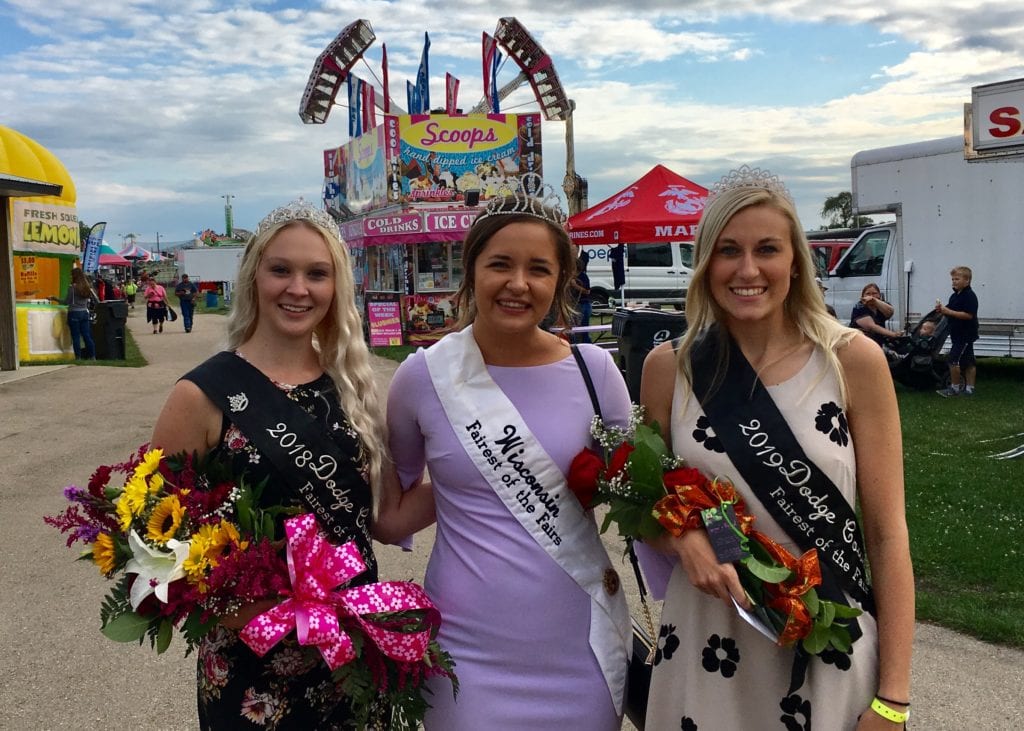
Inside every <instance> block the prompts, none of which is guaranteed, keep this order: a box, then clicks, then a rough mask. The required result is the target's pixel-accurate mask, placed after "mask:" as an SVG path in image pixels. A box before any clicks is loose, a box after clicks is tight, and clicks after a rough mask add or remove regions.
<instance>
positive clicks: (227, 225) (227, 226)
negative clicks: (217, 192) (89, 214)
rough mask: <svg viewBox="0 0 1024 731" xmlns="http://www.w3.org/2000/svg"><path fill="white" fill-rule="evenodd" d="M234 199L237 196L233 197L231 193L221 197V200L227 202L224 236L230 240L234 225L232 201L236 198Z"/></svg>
mask: <svg viewBox="0 0 1024 731" xmlns="http://www.w3.org/2000/svg"><path fill="white" fill-rule="evenodd" d="M234 197H235V196H233V195H231V194H230V193H228V194H226V195H222V196H221V198H223V199H224V201H225V203H224V235H225V236H227V237H228V238H231V228H232V225H231V224H232V220H231V199H232V198H234Z"/></svg>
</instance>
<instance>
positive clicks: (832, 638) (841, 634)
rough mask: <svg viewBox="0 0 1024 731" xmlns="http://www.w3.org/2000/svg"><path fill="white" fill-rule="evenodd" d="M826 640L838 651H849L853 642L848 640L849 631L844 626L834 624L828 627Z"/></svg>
mask: <svg viewBox="0 0 1024 731" xmlns="http://www.w3.org/2000/svg"><path fill="white" fill-rule="evenodd" d="M828 641H829V642H831V643H832V647H834V648H836V649H837V650H839V651H840V652H847V653H848V652H849V651H850V646H851V645H852V644H853V642H852V641H851V640H850V631H849V630H848V629H846V627H844V626H842V625H838V624H834V625H832V626H831V627H830V628H829V633H828Z"/></svg>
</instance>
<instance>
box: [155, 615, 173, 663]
mask: <svg viewBox="0 0 1024 731" xmlns="http://www.w3.org/2000/svg"><path fill="white" fill-rule="evenodd" d="M173 636H174V625H173V624H171V620H169V619H164V620H163V621H162V622H161V623H160V631H159V632H158V633H157V636H156V654H157V655H162V654H164V652H166V651H167V648H168V647H169V646H170V644H171V637H173Z"/></svg>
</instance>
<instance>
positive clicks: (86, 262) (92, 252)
mask: <svg viewBox="0 0 1024 731" xmlns="http://www.w3.org/2000/svg"><path fill="white" fill-rule="evenodd" d="M106 230H107V222H106V221H102V222H100V223H97V224H95V225H93V227H92V228H91V229H89V236H88V238H86V240H85V252H84V253H83V254H82V271H84V272H85V273H86V274H92V273H93V272H95V271H96V270H97V269H99V268H100V246H101V245H102V244H103V234H104V233H105V232H106Z"/></svg>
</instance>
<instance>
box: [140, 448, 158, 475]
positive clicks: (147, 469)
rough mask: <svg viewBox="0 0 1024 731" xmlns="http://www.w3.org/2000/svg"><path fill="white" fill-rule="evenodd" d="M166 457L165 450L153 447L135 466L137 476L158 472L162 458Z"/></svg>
mask: <svg viewBox="0 0 1024 731" xmlns="http://www.w3.org/2000/svg"><path fill="white" fill-rule="evenodd" d="M163 457H164V450H162V449H151V450H149V451H148V452H146V454H145V455H143V457H142V461H141V462H139V464H138V466H137V467H136V468H135V476H136V477H146V476H147V475H151V474H153V473H154V472H156V470H157V468H158V467H159V466H160V460H161V459H163Z"/></svg>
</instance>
